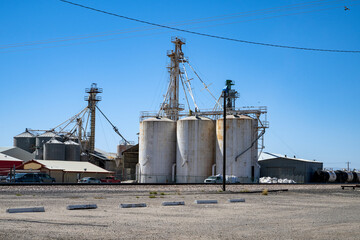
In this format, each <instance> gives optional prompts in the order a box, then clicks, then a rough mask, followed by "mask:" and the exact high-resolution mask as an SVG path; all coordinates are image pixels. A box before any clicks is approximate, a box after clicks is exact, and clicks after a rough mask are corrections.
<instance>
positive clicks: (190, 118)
mask: <svg viewBox="0 0 360 240" xmlns="http://www.w3.org/2000/svg"><path fill="white" fill-rule="evenodd" d="M183 120H205V121H206V120H210V121H212V119H210V118H208V117H203V116H190V117H186V118H182V119H180V120H179V121H183Z"/></svg>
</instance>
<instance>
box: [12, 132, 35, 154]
mask: <svg viewBox="0 0 360 240" xmlns="http://www.w3.org/2000/svg"><path fill="white" fill-rule="evenodd" d="M35 144H36V137H35V135H34V134H32V133H30V132H28V131H27V130H26V131H25V132H23V133H21V134H19V135H16V136H15V137H14V147H18V148H21V149H23V150H25V151H28V152H29V153H32V152H34V151H35Z"/></svg>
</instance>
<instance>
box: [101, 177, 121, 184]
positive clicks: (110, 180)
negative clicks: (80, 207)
mask: <svg viewBox="0 0 360 240" xmlns="http://www.w3.org/2000/svg"><path fill="white" fill-rule="evenodd" d="M100 182H102V183H120V182H121V181H120V179H117V178H116V177H115V176H108V177H106V178H103V179H100Z"/></svg>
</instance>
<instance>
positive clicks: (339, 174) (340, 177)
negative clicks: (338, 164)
mask: <svg viewBox="0 0 360 240" xmlns="http://www.w3.org/2000/svg"><path fill="white" fill-rule="evenodd" d="M335 174H336V181H337V182H339V183H343V182H347V179H348V174H347V172H346V171H342V170H336V171H335Z"/></svg>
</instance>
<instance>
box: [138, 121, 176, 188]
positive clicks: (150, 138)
mask: <svg viewBox="0 0 360 240" xmlns="http://www.w3.org/2000/svg"><path fill="white" fill-rule="evenodd" d="M175 162H176V122H175V121H173V120H170V119H168V118H149V119H146V120H144V121H142V122H141V123H140V137H139V165H140V166H139V174H140V179H139V180H140V182H141V183H167V182H171V181H173V179H172V174H173V172H172V168H173V164H175Z"/></svg>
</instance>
